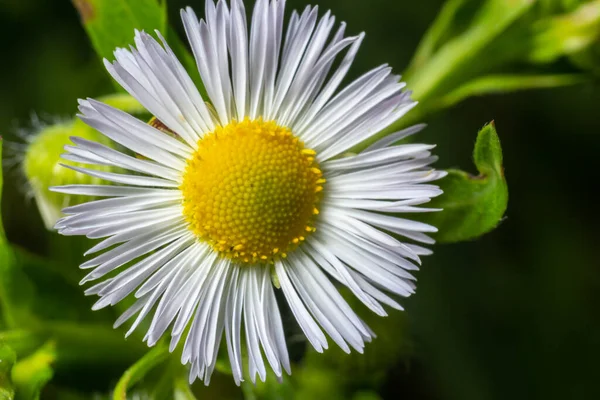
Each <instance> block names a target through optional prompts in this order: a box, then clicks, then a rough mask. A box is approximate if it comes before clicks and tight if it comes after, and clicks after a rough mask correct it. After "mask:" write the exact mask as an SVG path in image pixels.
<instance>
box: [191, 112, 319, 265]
mask: <svg viewBox="0 0 600 400" xmlns="http://www.w3.org/2000/svg"><path fill="white" fill-rule="evenodd" d="M315 155H316V153H315V152H314V151H313V150H311V149H307V148H305V147H304V143H303V142H302V141H300V140H299V139H298V138H297V137H295V136H294V135H293V134H292V132H291V131H290V130H289V129H288V128H284V127H281V126H278V125H277V124H276V123H275V122H272V121H269V122H265V121H263V120H262V119H258V120H253V121H250V120H248V119H246V120H244V121H243V122H236V121H234V122H231V123H230V124H229V125H227V126H225V127H218V128H217V129H216V130H215V131H213V132H211V133H209V134H207V135H205V136H204V137H203V138H202V139H200V141H199V142H198V149H197V150H196V152H195V153H194V155H193V157H192V158H191V159H190V160H189V161H188V163H187V168H186V170H185V174H184V176H183V183H182V185H181V190H182V192H183V198H184V202H183V208H184V214H185V218H186V220H187V221H188V223H189V224H190V229H192V230H193V232H194V233H195V234H196V235H197V236H198V237H199V238H200V239H201V240H203V241H206V242H207V243H209V244H210V245H211V246H212V247H213V248H214V249H215V250H217V251H218V252H219V253H220V254H221V255H223V256H225V257H229V258H231V259H234V260H237V261H241V262H245V263H260V262H270V261H272V260H273V259H274V258H277V257H285V256H286V253H287V252H288V251H290V250H292V249H293V248H294V247H295V246H297V245H298V244H299V243H300V242H302V241H303V240H304V238H305V236H306V235H307V234H309V233H310V232H312V231H314V230H315V228H314V226H313V224H312V222H313V219H314V217H315V216H316V215H317V214H318V213H319V211H318V209H317V203H318V200H319V196H320V192H321V191H322V189H323V187H322V184H323V183H324V182H325V180H324V179H323V178H322V173H321V170H320V169H319V166H318V164H317V163H316V162H315Z"/></svg>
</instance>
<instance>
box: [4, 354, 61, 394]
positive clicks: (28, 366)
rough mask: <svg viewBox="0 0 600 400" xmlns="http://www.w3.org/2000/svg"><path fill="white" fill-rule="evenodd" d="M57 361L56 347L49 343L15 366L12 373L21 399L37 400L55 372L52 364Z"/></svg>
mask: <svg viewBox="0 0 600 400" xmlns="http://www.w3.org/2000/svg"><path fill="white" fill-rule="evenodd" d="M55 360H56V346H55V344H54V342H48V343H46V344H45V345H44V346H42V347H41V348H40V349H39V350H37V351H36V352H35V353H34V354H32V355H31V356H29V357H27V358H25V359H23V360H21V361H19V362H18V363H17V364H15V366H14V368H13V371H12V378H13V382H14V384H15V387H16V391H17V395H18V398H19V399H23V400H37V399H39V398H40V393H41V391H42V389H43V388H44V386H45V385H46V383H48V381H49V380H50V379H52V376H53V375H54V372H53V370H52V364H53V363H54V361H55Z"/></svg>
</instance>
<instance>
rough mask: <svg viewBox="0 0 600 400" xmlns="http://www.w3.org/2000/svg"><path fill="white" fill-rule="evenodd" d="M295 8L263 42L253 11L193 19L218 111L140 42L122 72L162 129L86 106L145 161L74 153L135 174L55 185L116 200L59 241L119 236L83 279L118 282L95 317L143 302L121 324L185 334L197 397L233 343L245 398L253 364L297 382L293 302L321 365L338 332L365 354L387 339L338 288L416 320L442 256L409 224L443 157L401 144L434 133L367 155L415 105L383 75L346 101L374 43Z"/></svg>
mask: <svg viewBox="0 0 600 400" xmlns="http://www.w3.org/2000/svg"><path fill="white" fill-rule="evenodd" d="M284 3H285V2H284V1H278V0H272V1H267V0H259V1H258V2H257V3H256V5H255V7H254V12H253V14H252V21H251V26H250V27H249V28H248V27H247V21H246V12H245V9H244V4H243V3H242V2H241V1H239V0H233V1H232V2H231V4H230V6H228V5H227V3H225V2H224V1H219V2H218V3H217V4H216V5H215V4H214V3H213V2H212V1H210V0H209V1H207V2H206V10H205V19H204V20H199V19H198V18H197V17H196V15H195V14H194V12H193V11H192V10H191V9H189V8H188V9H186V10H185V11H182V13H181V15H182V19H183V24H184V26H185V31H186V34H187V37H188V40H189V43H190V45H191V48H192V50H193V53H194V56H195V59H196V62H197V65H198V70H199V72H200V76H201V78H202V81H203V84H204V87H205V88H206V93H207V96H206V97H203V96H202V95H201V94H200V91H199V90H198V88H197V87H196V86H195V85H194V83H193V82H192V80H191V79H190V77H189V76H188V74H187V72H186V71H185V70H184V68H183V67H182V65H181V64H180V62H179V61H178V60H177V58H176V57H175V55H174V53H173V51H172V50H171V49H170V48H169V46H168V44H167V43H166V42H165V40H164V39H163V38H162V36H160V33H158V32H157V35H158V37H159V39H160V43H159V42H157V41H156V40H154V39H153V38H152V37H151V36H150V35H148V34H146V33H144V32H136V35H135V45H136V46H135V48H131V50H124V49H117V50H116V51H115V58H116V61H114V62H112V63H111V62H108V61H106V62H105V63H106V67H107V68H108V70H109V72H110V73H111V75H112V76H113V77H114V78H115V79H116V80H117V81H118V82H119V83H120V84H121V85H122V86H123V87H124V88H125V89H126V90H127V91H128V92H129V93H130V94H131V95H133V96H134V97H135V98H136V99H138V100H139V101H140V103H141V104H143V105H144V106H145V107H146V108H147V109H148V111H149V112H150V113H152V114H153V115H154V116H155V118H156V119H155V120H153V123H152V124H147V123H144V122H142V121H140V120H138V119H136V118H134V117H132V116H130V115H128V114H127V113H124V112H121V111H118V110H116V109H114V108H111V107H109V106H107V105H105V104H102V103H100V102H97V101H94V100H91V99H89V100H82V101H80V107H79V109H80V112H81V115H80V118H81V119H82V120H83V121H84V122H86V123H88V124H89V125H90V126H92V127H94V128H96V129H97V130H99V131H100V132H102V133H103V134H104V135H106V136H107V137H109V138H110V139H112V140H114V141H115V142H117V143H119V144H120V145H122V146H123V147H124V148H126V149H128V150H129V151H130V152H129V153H127V152H120V151H117V150H114V149H111V148H109V147H106V146H104V145H101V144H98V143H94V142H91V141H88V140H85V139H80V138H73V142H74V144H75V145H74V146H71V147H68V148H67V150H68V152H69V154H70V158H71V159H76V160H77V161H79V162H85V163H87V164H92V165H111V166H116V167H119V168H122V169H123V170H129V171H131V172H130V173H127V172H123V173H113V172H103V171H97V170H94V169H92V168H81V167H73V166H71V167H70V168H72V169H75V170H77V171H79V172H82V173H86V174H89V175H91V176H94V177H98V178H101V179H104V180H106V181H110V182H113V183H114V184H111V185H95V186H92V185H71V186H63V187H59V188H55V190H57V191H60V192H63V193H73V194H78V195H90V196H105V197H109V198H108V199H103V200H99V201H92V202H88V203H84V204H81V205H77V206H74V207H69V208H67V209H65V210H64V212H65V214H67V217H65V218H64V219H62V220H61V221H60V222H59V223H58V224H57V225H56V227H57V229H58V230H59V231H60V232H61V233H62V234H65V235H86V236H87V237H89V238H91V239H100V238H104V240H103V241H101V242H99V243H98V244H97V245H95V246H94V247H93V248H92V249H91V250H90V251H89V252H88V254H99V255H96V256H95V257H94V258H93V259H91V260H89V261H87V262H85V263H84V264H83V265H81V268H83V269H90V270H91V271H90V273H89V274H88V275H87V276H86V277H85V278H84V279H83V281H82V282H83V283H86V282H90V281H96V280H101V281H100V282H99V283H97V284H96V285H95V286H92V287H91V288H89V289H88V290H87V291H86V294H88V295H98V296H100V300H99V301H98V302H97V303H96V304H95V306H94V308H95V309H99V308H102V307H106V306H109V305H115V304H117V303H118V302H120V301H122V300H123V299H125V298H126V297H128V296H134V297H135V299H136V300H135V303H133V305H132V306H131V307H130V308H129V309H128V310H127V311H125V313H124V314H123V315H122V316H121V317H120V318H119V319H118V320H117V321H116V323H115V326H119V325H121V324H123V323H125V322H126V321H128V320H130V319H133V323H131V327H130V328H129V331H128V333H127V334H131V333H132V332H133V331H134V330H136V328H138V327H140V324H142V321H144V320H146V325H144V329H145V330H146V335H145V341H147V343H148V345H150V346H152V345H154V344H156V343H157V341H158V340H159V339H160V338H161V337H162V336H163V335H164V334H165V332H167V331H168V332H169V334H170V348H171V350H174V349H175V348H176V347H177V346H178V345H181V349H182V358H181V362H182V363H184V364H186V363H189V364H190V382H191V381H193V380H194V379H196V377H200V378H201V379H203V380H204V382H205V383H206V384H208V382H209V380H210V376H211V374H212V372H213V369H214V367H215V363H216V358H217V352H218V349H219V346H220V343H221V342H222V339H223V335H224V336H225V341H226V344H227V350H228V355H229V360H230V362H231V369H232V372H233V377H234V379H235V381H236V383H238V384H239V383H240V381H241V380H243V376H245V374H243V373H242V371H243V370H245V369H246V368H245V367H243V366H242V360H247V363H248V364H247V371H248V373H249V377H250V379H251V380H252V381H255V379H256V376H257V375H258V376H259V377H260V379H261V380H264V379H265V377H266V374H267V365H268V366H270V368H271V369H272V371H273V372H274V373H275V375H277V376H278V377H280V376H281V375H282V373H283V371H284V370H285V371H286V372H287V373H288V374H289V373H290V363H289V357H288V352H287V348H286V341H285V336H284V329H283V324H282V318H281V311H280V305H278V302H277V300H276V296H275V292H276V287H277V288H279V287H280V291H281V292H282V294H283V296H282V297H283V298H285V300H287V306H289V309H291V312H292V313H293V315H294V317H295V318H296V321H297V322H298V324H299V326H300V328H301V329H302V331H303V332H304V334H305V335H306V338H307V340H308V341H309V342H310V343H311V344H312V346H313V347H314V348H315V349H316V350H317V351H319V352H320V351H323V349H326V348H327V347H328V339H327V337H326V334H327V335H328V336H329V338H330V339H331V340H333V341H334V342H335V343H336V344H337V345H339V346H340V347H341V348H342V349H343V350H344V351H346V352H350V349H351V348H353V349H355V350H356V351H359V352H362V351H363V349H364V346H365V342H368V341H370V340H371V338H372V337H373V336H374V333H373V332H371V330H370V329H369V328H368V327H367V326H366V324H365V323H364V322H363V321H362V320H361V319H360V318H359V317H358V316H357V315H356V314H355V312H354V311H353V310H352V309H351V308H350V306H349V305H348V304H347V303H346V301H345V300H344V298H343V297H342V296H341V295H340V293H339V292H338V290H337V289H336V286H335V284H334V282H337V283H339V284H341V285H344V286H346V287H347V288H348V289H349V291H351V292H352V293H353V294H354V295H355V296H356V297H358V298H359V299H360V300H361V301H362V302H363V303H364V304H365V305H366V306H367V307H368V308H370V309H371V310H373V312H375V313H377V314H379V315H382V316H383V315H386V311H385V310H384V307H383V306H384V305H387V306H390V307H392V308H396V309H401V308H402V307H401V306H400V305H399V304H398V302H397V299H398V297H406V296H409V295H410V294H411V293H413V291H414V289H415V284H414V283H413V282H414V278H413V276H412V275H411V271H413V270H416V269H417V267H418V265H419V263H420V259H419V256H421V255H426V254H429V250H427V249H425V248H423V247H421V246H419V245H417V244H415V243H419V242H422V243H432V240H431V239H430V238H429V237H428V236H427V235H426V233H427V232H433V231H435V228H433V227H431V226H429V225H426V224H423V223H419V222H415V221H412V220H410V219H405V218H402V217H400V216H399V214H404V213H413V212H422V211H429V210H428V209H425V208H420V207H417V206H419V205H421V204H424V203H427V202H428V201H429V200H430V198H432V197H434V196H437V195H439V194H440V193H441V191H440V190H439V188H438V187H437V186H434V185H431V184H428V182H431V181H434V180H436V179H438V178H440V177H441V176H443V172H438V171H435V170H434V169H432V168H431V167H429V165H430V164H431V163H433V162H434V161H435V160H436V158H435V157H434V156H432V155H431V153H430V150H431V149H432V147H433V146H430V145H424V144H404V145H395V143H396V142H398V141H399V140H401V139H403V138H404V137H406V136H408V135H410V134H412V133H414V132H416V131H418V130H419V129H420V128H421V127H420V126H417V127H413V128H409V129H407V130H404V131H401V132H398V133H395V134H392V135H389V136H387V137H385V138H384V139H381V140H379V141H374V142H373V143H372V144H371V145H370V146H368V147H367V148H366V149H365V150H363V151H361V152H360V153H358V154H350V153H349V151H350V150H351V149H353V148H354V147H355V146H356V145H359V144H361V143H364V142H365V141H367V140H368V139H369V138H371V137H372V136H373V135H374V134H376V133H378V132H380V131H381V130H382V129H384V128H386V127H387V126H388V125H390V124H391V123H392V122H394V121H396V120H398V119H399V118H400V117H402V116H403V115H404V114H405V113H406V112H408V111H409V110H410V109H411V108H412V107H413V106H414V105H415V103H414V102H412V101H411V100H410V96H409V93H408V92H404V91H403V88H404V84H403V83H400V82H399V77H398V76H394V75H392V73H391V69H390V68H389V67H387V66H381V67H379V68H376V69H374V70H372V71H370V72H368V73H366V74H364V75H362V76H361V77H359V78H358V79H356V80H355V81H353V82H352V83H350V84H349V85H347V86H345V87H344V88H341V83H342V81H343V80H344V78H345V77H346V74H347V72H348V69H349V68H350V65H351V64H352V62H353V60H354V57H355V55H356V53H357V50H358V48H359V46H360V43H361V41H362V39H363V35H362V34H361V35H358V36H352V37H346V36H345V25H344V24H341V26H339V27H338V28H337V29H336V30H334V25H335V23H334V21H335V19H334V17H333V16H331V15H330V13H329V12H327V13H326V14H325V15H324V16H322V17H321V18H319V16H318V8H317V7H307V8H306V9H305V10H304V11H303V12H302V13H301V14H298V13H296V12H294V13H293V14H292V16H291V20H290V22H289V24H288V26H287V27H286V28H285V29H284ZM363 147H364V146H363ZM405 239H406V240H405ZM277 290H278V289H277ZM242 341H245V345H242ZM243 348H244V350H242V349H243ZM242 352H244V354H242ZM265 361H266V362H265Z"/></svg>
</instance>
